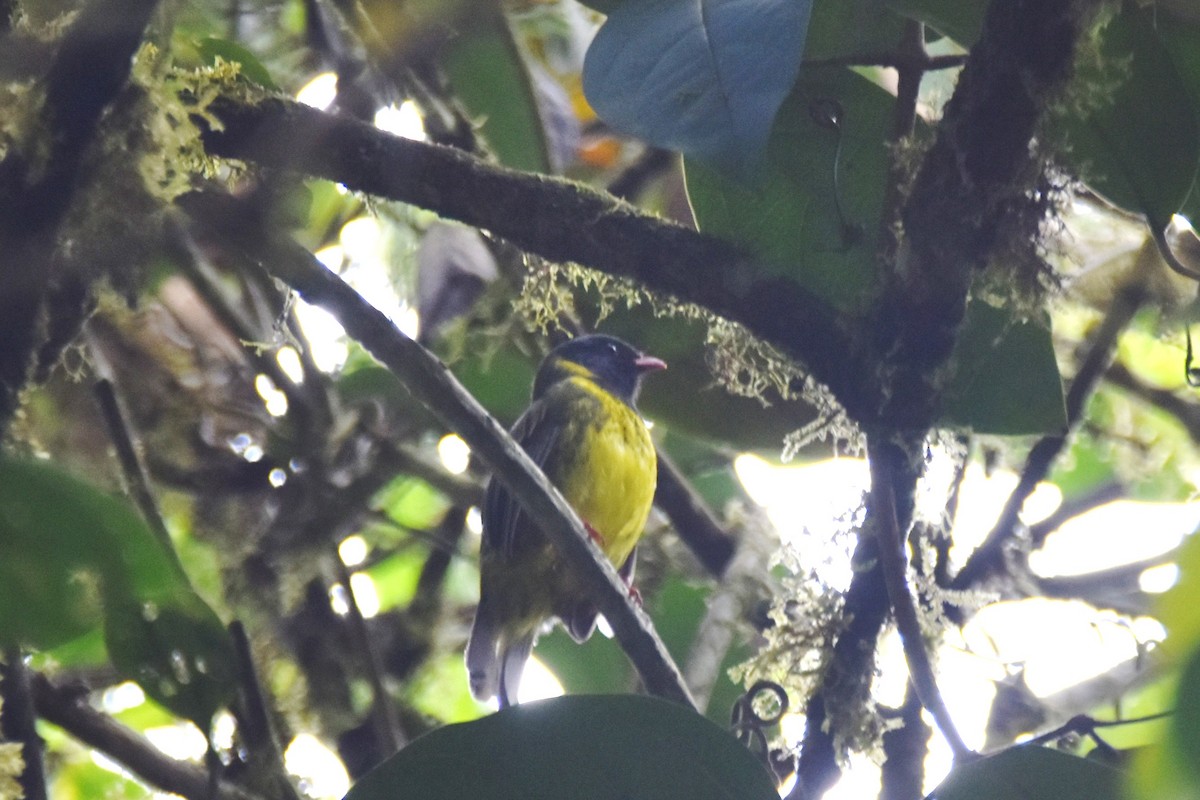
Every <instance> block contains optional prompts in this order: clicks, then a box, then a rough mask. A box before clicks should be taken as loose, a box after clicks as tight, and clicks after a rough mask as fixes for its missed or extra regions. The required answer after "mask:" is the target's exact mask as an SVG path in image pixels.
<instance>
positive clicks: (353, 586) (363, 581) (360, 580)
mask: <svg viewBox="0 0 1200 800" xmlns="http://www.w3.org/2000/svg"><path fill="white" fill-rule="evenodd" d="M350 591H352V592H354V602H355V604H356V605H357V606H358V610H359V612H360V613H362V615H363V617H364V618H365V619H370V618H371V617H374V616H375V615H377V614H378V613H379V593H378V592H377V591H376V590H375V581H373V580H371V576H370V575H368V574H367V573H365V572H355V573H353V574H352V575H351V576H350ZM329 607H330V608H332V609H333V613H335V614H337V615H338V616H339V617H344V616H346V615H347V614H349V613H350V597H349V595H347V594H346V587H344V586H342V584H340V583H335V584H334V585H333V586H331V587H330V588H329Z"/></svg>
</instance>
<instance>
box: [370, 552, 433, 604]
mask: <svg viewBox="0 0 1200 800" xmlns="http://www.w3.org/2000/svg"><path fill="white" fill-rule="evenodd" d="M428 557H429V553H428V551H426V549H425V548H423V547H421V548H416V547H410V548H407V549H404V550H401V551H400V552H398V553H393V554H392V555H390V556H388V557H387V558H385V559H382V560H381V561H379V562H378V563H376V564H372V565H371V566H370V567H368V568H367V569H366V570H365V572H366V573H367V575H368V576H369V577H370V578H371V581H372V583H374V584H375V593H376V596H377V597H378V599H379V610H380V611H388V610H390V609H393V608H396V607H398V606H406V605H408V604H409V603H411V602H412V599H413V598H414V597H415V596H416V594H417V583H418V581H420V579H421V569H422V567H424V566H425V560H426V559H427V558H428Z"/></svg>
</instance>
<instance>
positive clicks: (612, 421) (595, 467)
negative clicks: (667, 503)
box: [560, 378, 658, 567]
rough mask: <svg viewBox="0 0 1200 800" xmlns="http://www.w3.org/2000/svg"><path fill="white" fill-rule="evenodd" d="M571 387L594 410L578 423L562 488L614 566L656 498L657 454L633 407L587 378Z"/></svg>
mask: <svg viewBox="0 0 1200 800" xmlns="http://www.w3.org/2000/svg"><path fill="white" fill-rule="evenodd" d="M570 383H571V384H573V388H575V389H577V390H582V391H583V392H584V393H585V394H586V395H587V396H588V398H587V399H588V400H590V401H592V402H588V403H587V404H586V405H587V406H589V407H591V408H593V409H594V410H595V413H592V414H590V415H589V416H590V419H588V420H586V422H583V424H582V425H580V427H579V429H578V431H577V432H576V433H575V436H574V437H573V438H576V448H573V449H574V450H575V452H576V458H574V459H572V461H574V463H573V464H570V465H569V466H567V468H566V469H564V470H563V472H564V474H563V475H562V476H561V483H560V489H561V490H562V493H563V496H564V497H565V498H566V499H567V502H569V503H570V504H571V506H572V507H573V508H574V509H575V511H576V513H578V514H579V516H580V518H582V519H583V521H584V522H586V523H587V524H588V525H591V526H592V529H593V530H595V531H596V533H598V534H599V535H600V539H601V540H602V542H603V545H602V549H603V550H604V554H605V555H607V556H608V558H609V560H611V561H612V562H613V565H614V566H617V567H620V566H621V564H623V563H624V562H625V560H626V559H627V558H628V557H629V554H630V553H631V552H632V551H633V548H634V546H635V545H636V544H637V541H638V538H639V537H640V536H641V534H642V529H643V528H644V527H645V525H646V517H647V516H648V515H649V513H650V506H651V503H652V502H653V500H654V487H655V483H656V481H657V474H658V473H657V459H656V457H655V454H654V443H653V442H652V441H651V439H650V432H649V431H648V430H647V429H646V424H645V422H644V421H643V420H642V418H641V417H640V416H638V414H637V412H636V411H634V410H633V409H632V408H630V407H629V406H628V405H626V404H625V403H623V402H621V401H620V400H618V399H616V398H615V397H613V396H612V395H610V394H608V393H607V392H605V391H603V390H601V389H600V388H599V387H598V386H596V385H595V384H594V383H592V382H591V381H589V380H587V379H585V378H572V379H571V380H570Z"/></svg>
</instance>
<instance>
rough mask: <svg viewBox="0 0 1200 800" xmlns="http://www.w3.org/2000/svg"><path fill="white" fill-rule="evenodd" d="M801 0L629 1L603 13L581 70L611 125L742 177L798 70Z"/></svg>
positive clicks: (806, 2) (805, 6) (806, 8)
mask: <svg viewBox="0 0 1200 800" xmlns="http://www.w3.org/2000/svg"><path fill="white" fill-rule="evenodd" d="M811 7H812V2H811V0H638V1H637V2H626V3H622V4H621V5H618V6H616V7H615V8H612V9H610V13H609V17H608V20H607V21H606V22H605V23H604V27H602V28H601V29H600V31H599V33H598V34H597V35H596V38H595V40H594V41H593V42H592V45H591V47H590V48H589V49H588V53H587V58H586V60H585V61H584V66H583V88H584V93H585V94H586V95H587V98H588V102H590V103H591V104H592V106H593V107H594V108H595V109H596V112H597V113H598V114H599V115H600V116H601V117H602V118H603V119H604V120H605V122H607V123H608V124H610V125H612V126H613V127H614V128H617V129H618V130H621V131H624V132H625V133H629V134H632V135H634V136H638V137H640V138H642V139H645V140H646V141H648V142H651V143H653V144H656V145H658V146H660V147H667V148H671V149H674V150H679V151H682V152H684V153H686V154H688V155H689V156H692V157H693V158H698V159H702V160H704V161H706V162H708V163H710V164H713V165H715V166H716V167H717V168H719V169H721V170H722V171H723V172H725V173H726V174H731V175H734V176H737V177H738V178H739V179H741V180H747V179H749V178H750V177H752V176H753V175H755V174H756V173H757V171H758V167H759V166H760V165H761V162H762V157H763V153H764V150H765V148H766V144H767V138H768V136H769V135H770V131H771V122H772V120H774V118H775V113H776V111H777V110H778V109H779V104H780V103H781V102H782V101H783V98H784V97H785V96H786V95H787V93H788V90H789V89H791V87H792V83H793V81H794V80H795V77H796V71H797V70H798V69H799V67H800V57H801V54H802V52H803V49H804V37H805V31H806V30H807V27H808V17H809V13H810V10H811Z"/></svg>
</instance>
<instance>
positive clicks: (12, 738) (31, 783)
mask: <svg viewBox="0 0 1200 800" xmlns="http://www.w3.org/2000/svg"><path fill="white" fill-rule="evenodd" d="M29 678H30V676H29V667H28V666H26V664H25V656H24V655H23V654H22V653H21V651H20V649H18V648H16V647H13V648H8V649H6V650H4V651H3V652H0V698H2V699H3V701H4V702H3V706H4V712H3V714H0V740H6V741H9V742H19V743H20V745H21V760H22V761H24V762H25V769H24V771H23V772H22V773H21V775H20V777H19V779H18V781H19V783H20V784H21V790H22V791H23V792H24V794H25V800H46V772H45V764H44V763H43V759H42V753H43V750H44V748H43V747H42V737H40V736H39V735H38V732H37V716H36V714H35V713H34V704H33V693H32V689H31V686H30V680H29Z"/></svg>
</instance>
